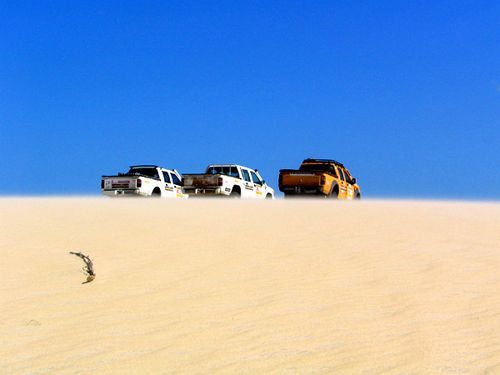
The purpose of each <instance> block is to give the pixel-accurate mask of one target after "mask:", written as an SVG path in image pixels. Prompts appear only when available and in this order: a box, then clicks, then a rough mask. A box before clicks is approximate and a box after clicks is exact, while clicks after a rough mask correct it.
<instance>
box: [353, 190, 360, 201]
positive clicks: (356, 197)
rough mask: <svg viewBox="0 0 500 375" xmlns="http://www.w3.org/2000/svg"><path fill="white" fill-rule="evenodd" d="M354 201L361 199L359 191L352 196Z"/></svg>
mask: <svg viewBox="0 0 500 375" xmlns="http://www.w3.org/2000/svg"><path fill="white" fill-rule="evenodd" d="M354 199H361V193H360V192H359V191H357V192H356V194H355V195H354Z"/></svg>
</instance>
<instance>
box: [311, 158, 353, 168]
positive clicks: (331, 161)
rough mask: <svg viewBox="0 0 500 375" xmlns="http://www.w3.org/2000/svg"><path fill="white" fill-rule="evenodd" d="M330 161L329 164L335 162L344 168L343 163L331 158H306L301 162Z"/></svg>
mask: <svg viewBox="0 0 500 375" xmlns="http://www.w3.org/2000/svg"><path fill="white" fill-rule="evenodd" d="M311 162H312V163H331V164H335V165H338V166H339V167H342V168H345V167H344V164H342V163H339V162H338V161H336V160H332V159H314V158H307V159H305V160H304V161H303V162H302V163H311Z"/></svg>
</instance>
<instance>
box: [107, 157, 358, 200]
mask: <svg viewBox="0 0 500 375" xmlns="http://www.w3.org/2000/svg"><path fill="white" fill-rule="evenodd" d="M279 190H280V191H282V192H283V193H284V195H285V197H292V196H296V197H297V196H301V197H303V196H322V197H330V198H334V199H360V198H361V190H360V187H359V185H358V184H357V182H356V179H355V178H354V177H352V175H351V173H350V172H349V170H348V169H347V168H346V167H345V166H344V165H343V164H341V163H339V162H337V161H335V160H330V159H305V160H304V161H303V162H302V164H301V165H300V167H299V169H298V170H294V169H281V170H280V171H279ZM101 191H102V193H103V194H104V195H107V196H112V197H115V196H144V197H158V198H159V197H161V198H188V197H189V196H191V197H206V196H227V197H234V198H255V199H274V189H273V188H271V187H270V186H269V185H268V184H267V183H266V181H265V180H264V179H263V178H262V176H261V175H260V174H259V172H258V170H257V169H252V168H247V167H244V166H241V165H237V164H210V165H209V166H208V167H207V169H206V171H205V173H202V174H185V175H181V174H180V173H179V172H177V171H176V170H175V169H165V168H161V167H158V166H156V165H135V166H131V167H130V169H129V171H128V172H126V173H119V174H118V175H116V176H102V180H101Z"/></svg>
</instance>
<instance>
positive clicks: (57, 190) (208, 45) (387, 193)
mask: <svg viewBox="0 0 500 375" xmlns="http://www.w3.org/2000/svg"><path fill="white" fill-rule="evenodd" d="M499 21H500V6H499V5H498V2H496V1H433V2H422V1H365V2H352V1H301V2H298V1H283V2H281V1H272V2H268V1H267V2H264V1H248V2H246V1H227V2H224V1H213V2H205V1H203V2H201V1H193V2H190V1H169V2H152V1H151V2H150V1H141V2H129V1H120V2H118V1H117V2H111V1H107V2H102V1H99V2H94V1H82V2H76V1H73V2H67V1H61V2H57V1H47V2H45V1H36V2H35V1H33V2H29V1H28V2H19V1H3V2H2V3H1V4H0V35H1V37H0V167H1V169H2V171H3V176H4V177H3V178H2V184H0V194H16V195H17V194H98V193H99V184H100V175H101V174H112V173H115V172H118V171H120V170H124V169H126V167H127V166H128V165H131V164H135V163H139V164H143V163H147V164H150V163H151V164H159V165H162V166H165V167H171V168H177V169H179V170H180V171H181V172H183V171H184V172H198V171H201V170H203V169H204V167H205V166H206V165H207V164H209V163H212V162H217V163H220V162H235V163H240V164H244V165H248V166H250V167H254V168H258V169H259V170H260V171H261V173H262V174H263V176H264V177H265V178H266V180H267V181H268V182H269V183H270V184H271V185H272V186H274V187H275V188H277V176H278V170H279V169H280V168H295V167H298V165H299V164H300V162H301V160H302V159H304V158H306V157H321V158H334V159H337V160H339V161H342V162H343V163H344V164H345V165H346V166H347V167H348V168H350V170H351V172H352V173H353V175H354V176H355V177H357V178H358V180H359V183H360V185H361V187H362V190H363V193H364V196H366V197H368V196H370V197H401V198H402V197H421V198H453V199H454V198H469V199H498V198H500V105H499V104H500V69H499V62H500V50H499V46H500V43H499V42H500V38H499V33H500V32H499V28H498V26H499V23H500V22H499Z"/></svg>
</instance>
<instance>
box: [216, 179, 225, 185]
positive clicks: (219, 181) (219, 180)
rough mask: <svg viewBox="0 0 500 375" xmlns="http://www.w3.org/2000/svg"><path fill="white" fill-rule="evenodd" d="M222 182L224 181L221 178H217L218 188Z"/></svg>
mask: <svg viewBox="0 0 500 375" xmlns="http://www.w3.org/2000/svg"><path fill="white" fill-rule="evenodd" d="M223 182H224V180H223V179H222V177H219V178H218V179H217V185H218V186H222V184H223Z"/></svg>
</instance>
